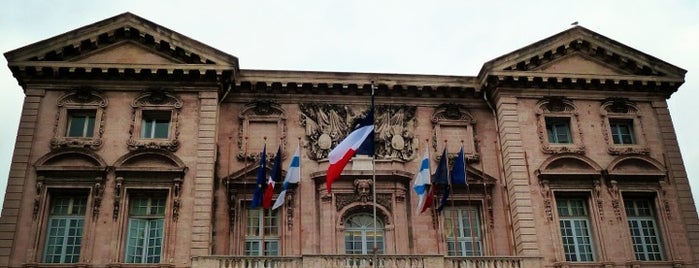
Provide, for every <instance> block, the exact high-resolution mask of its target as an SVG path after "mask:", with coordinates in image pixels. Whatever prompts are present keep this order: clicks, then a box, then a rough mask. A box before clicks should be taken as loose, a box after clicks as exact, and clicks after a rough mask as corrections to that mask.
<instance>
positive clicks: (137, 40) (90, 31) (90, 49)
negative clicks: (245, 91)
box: [5, 13, 238, 69]
mask: <svg viewBox="0 0 699 268" xmlns="http://www.w3.org/2000/svg"><path fill="white" fill-rule="evenodd" d="M119 53H126V54H125V55H119ZM138 56H145V57H144V58H139V57H138ZM5 57H6V58H7V61H8V62H9V65H10V66H13V64H17V63H19V64H20V65H22V64H24V65H26V62H36V63H42V62H44V63H58V64H60V63H113V64H154V65H157V64H180V65H205V66H206V65H210V66H216V67H218V68H225V67H229V68H230V69H238V59H237V58H236V57H234V56H232V55H229V54H226V53H224V52H222V51H219V50H217V49H214V48H212V47H209V46H208V45H206V44H204V43H201V42H198V41H196V40H193V39H191V38H189V37H186V36H184V35H181V34H179V33H177V32H175V31H172V30H170V29H168V28H166V27H163V26H161V25H158V24H155V23H153V22H151V21H148V20H146V19H144V18H141V17H139V16H136V15H134V14H131V13H124V14H121V15H117V16H114V17H112V18H108V19H105V20H102V21H99V22H96V23H93V24H90V25H87V26H84V27H81V28H78V29H75V30H73V31H70V32H67V33H64V34H61V35H58V36H55V37H52V38H49V39H46V40H43V41H40V42H37V43H34V44H31V45H28V46H25V47H22V48H18V49H15V50H13V51H9V52H7V53H5Z"/></svg>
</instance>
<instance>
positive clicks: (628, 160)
mask: <svg viewBox="0 0 699 268" xmlns="http://www.w3.org/2000/svg"><path fill="white" fill-rule="evenodd" d="M607 173H608V174H609V176H610V177H611V178H612V179H617V180H619V181H628V180H644V179H656V180H662V179H663V178H664V177H665V176H666V175H667V174H666V169H665V168H664V167H663V165H662V164H661V163H659V162H658V161H656V160H654V159H651V158H649V157H646V156H623V157H619V158H617V159H615V160H614V161H612V162H611V163H610V164H609V167H608V168H607Z"/></svg>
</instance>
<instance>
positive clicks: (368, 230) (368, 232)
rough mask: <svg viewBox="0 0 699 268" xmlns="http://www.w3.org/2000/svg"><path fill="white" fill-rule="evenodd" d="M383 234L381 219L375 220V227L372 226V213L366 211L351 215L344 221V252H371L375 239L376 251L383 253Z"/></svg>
mask: <svg viewBox="0 0 699 268" xmlns="http://www.w3.org/2000/svg"><path fill="white" fill-rule="evenodd" d="M374 231H376V232H374ZM384 234H385V232H384V225H383V222H381V220H379V219H377V220H376V228H374V217H373V216H372V215H370V214H367V213H361V214H355V215H352V216H350V217H349V218H348V219H347V221H346V222H345V253H346V254H372V253H373V248H374V241H376V247H377V251H376V253H377V254H383V253H384Z"/></svg>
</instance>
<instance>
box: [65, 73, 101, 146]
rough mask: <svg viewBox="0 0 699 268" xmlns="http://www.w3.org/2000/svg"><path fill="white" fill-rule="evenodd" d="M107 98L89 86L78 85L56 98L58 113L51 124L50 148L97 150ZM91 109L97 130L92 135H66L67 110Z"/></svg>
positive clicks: (99, 143)
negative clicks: (93, 112) (52, 124)
mask: <svg viewBox="0 0 699 268" xmlns="http://www.w3.org/2000/svg"><path fill="white" fill-rule="evenodd" d="M107 104H108V103H107V99H105V98H104V97H102V96H101V94H100V92H99V91H97V90H96V89H94V88H91V87H79V88H77V89H75V90H73V91H70V92H68V93H66V94H64V95H63V96H61V97H60V98H58V101H57V106H58V113H56V119H55V123H54V126H53V138H51V148H52V149H59V148H86V149H91V150H97V149H99V148H100V147H101V146H102V134H103V133H104V120H102V117H103V114H104V110H105V109H106V108H107ZM70 109H76V110H93V111H95V127H97V130H96V131H94V130H93V133H92V137H66V127H67V126H68V120H69V118H68V117H69V116H70V115H69V114H68V110H70Z"/></svg>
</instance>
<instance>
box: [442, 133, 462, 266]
mask: <svg viewBox="0 0 699 268" xmlns="http://www.w3.org/2000/svg"><path fill="white" fill-rule="evenodd" d="M447 145H448V141H447V140H444V151H445V152H446V153H445V154H444V157H446V158H447V159H446V161H447V169H446V172H447V184H448V185H449V189H448V191H449V195H451V196H452V198H451V207H452V210H451V213H450V214H451V217H450V221H451V234H452V236H454V245H455V246H456V248H455V249H456V253H460V252H459V251H460V250H459V246H460V245H459V241H458V239H457V237H456V232H454V228H455V227H456V224H455V223H454V220H455V218H456V217H455V216H456V215H454V214H456V205H455V204H454V191H453V188H454V187H453V185H452V183H451V176H450V174H449V150H448V148H447V147H448V146H447ZM457 158H458V157H457ZM455 164H456V163H455ZM443 194H446V193H443ZM444 216H445V217H446V213H445V214H444ZM457 230H458V228H457ZM448 254H449V248H448V247H447V255H448Z"/></svg>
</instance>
